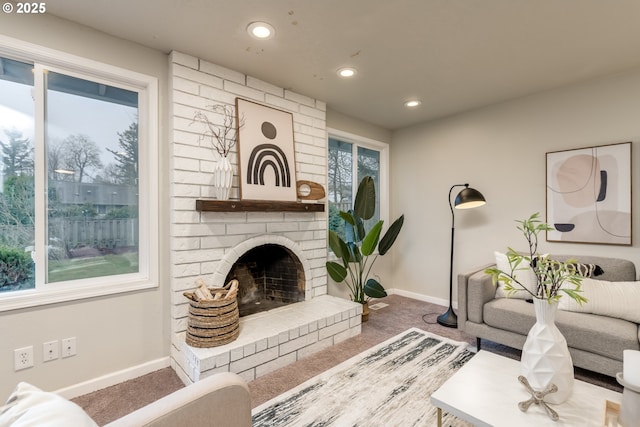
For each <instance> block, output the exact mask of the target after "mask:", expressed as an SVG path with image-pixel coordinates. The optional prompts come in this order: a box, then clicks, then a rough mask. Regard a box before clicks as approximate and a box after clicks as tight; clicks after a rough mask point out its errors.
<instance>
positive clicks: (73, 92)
mask: <svg viewBox="0 0 640 427" xmlns="http://www.w3.org/2000/svg"><path fill="white" fill-rule="evenodd" d="M46 82H47V91H46V104H45V105H46V107H45V108H46V127H45V133H46V153H47V162H46V167H47V195H48V197H47V211H48V215H47V236H48V246H47V254H48V256H47V260H48V263H47V269H46V271H47V280H46V282H47V283H53V282H60V281H67V280H75V279H84V278H90V277H100V276H110V275H116V274H125V273H133V272H137V271H138V217H139V215H138V107H137V104H138V101H137V99H138V94H137V93H136V92H133V91H127V90H124V89H120V88H116V87H112V86H109V85H105V84H98V83H95V82H91V81H88V80H83V79H79V78H75V77H70V76H66V75H63V74H59V73H54V72H48V73H47V75H46Z"/></svg>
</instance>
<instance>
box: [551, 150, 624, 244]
mask: <svg viewBox="0 0 640 427" xmlns="http://www.w3.org/2000/svg"><path fill="white" fill-rule="evenodd" d="M547 223H548V224H549V225H551V226H553V227H554V228H555V230H550V231H548V232H547V241H554V242H572V243H601V244H610V245H631V142H624V143H619V144H610V145H601V146H597V147H587V148H580V149H575V150H565V151H555V152H550V153H547Z"/></svg>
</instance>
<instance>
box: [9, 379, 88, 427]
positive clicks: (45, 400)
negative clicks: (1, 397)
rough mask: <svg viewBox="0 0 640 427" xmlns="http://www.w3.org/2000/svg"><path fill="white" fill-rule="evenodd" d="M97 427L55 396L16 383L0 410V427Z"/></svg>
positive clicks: (29, 385)
mask: <svg viewBox="0 0 640 427" xmlns="http://www.w3.org/2000/svg"><path fill="white" fill-rule="evenodd" d="M9 426H11V427H37V426H48V427H69V426H73V427H97V426H98V425H97V424H96V423H95V422H94V421H93V420H92V419H91V417H89V416H88V415H87V414H86V413H85V412H84V411H83V410H82V408H80V407H79V406H78V405H76V404H75V403H73V402H70V401H68V400H66V399H65V398H63V397H62V396H59V395H57V394H55V393H48V392H45V391H42V390H40V389H38V388H37V387H34V386H32V385H31V384H28V383H25V382H21V383H19V384H18V385H17V386H16V388H15V390H14V391H13V393H12V394H11V396H9V399H7V403H6V404H5V405H4V406H2V407H0V427H9Z"/></svg>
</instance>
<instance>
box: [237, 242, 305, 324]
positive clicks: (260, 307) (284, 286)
mask: <svg viewBox="0 0 640 427" xmlns="http://www.w3.org/2000/svg"><path fill="white" fill-rule="evenodd" d="M231 279H237V280H238V282H240V283H239V288H238V310H239V311H240V317H242V316H248V315H250V314H254V313H258V312H261V311H267V310H271V309H274V308H277V307H281V306H284V305H287V304H293V303H295V302H299V301H304V297H305V277H304V269H303V267H302V264H301V263H300V260H298V258H297V257H296V256H295V255H294V254H293V253H292V252H291V251H290V250H289V249H287V248H285V247H283V246H280V245H274V244H266V245H262V246H257V247H255V248H252V249H250V250H248V251H247V252H245V253H244V254H243V255H242V256H241V257H240V258H238V260H237V261H236V262H235V263H234V264H233V266H232V267H231V270H230V271H229V274H228V275H227V278H226V280H225V283H228V282H229V281H230V280H231Z"/></svg>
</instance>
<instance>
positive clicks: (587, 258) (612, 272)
mask: <svg viewBox="0 0 640 427" xmlns="http://www.w3.org/2000/svg"><path fill="white" fill-rule="evenodd" d="M551 257H552V258H553V259H555V260H558V261H567V260H568V259H570V258H574V259H577V260H578V262H580V263H584V264H597V265H599V266H600V267H601V268H602V271H603V273H602V274H601V275H599V276H598V280H608V281H610V282H630V281H633V280H637V277H636V266H635V264H634V263H633V262H632V261H629V260H626V259H621V258H607V257H602V256H593V255H573V256H571V255H552V256H551Z"/></svg>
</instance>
